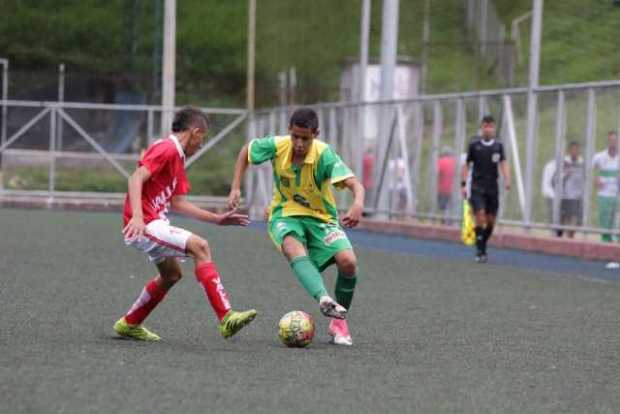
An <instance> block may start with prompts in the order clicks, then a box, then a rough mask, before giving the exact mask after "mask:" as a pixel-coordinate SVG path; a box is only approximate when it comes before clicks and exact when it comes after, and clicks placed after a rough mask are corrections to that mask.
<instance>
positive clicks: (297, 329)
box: [278, 311, 314, 348]
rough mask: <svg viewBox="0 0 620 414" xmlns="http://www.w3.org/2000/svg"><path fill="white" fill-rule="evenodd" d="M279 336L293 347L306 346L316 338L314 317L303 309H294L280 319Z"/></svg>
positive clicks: (287, 344) (283, 341)
mask: <svg viewBox="0 0 620 414" xmlns="http://www.w3.org/2000/svg"><path fill="white" fill-rule="evenodd" d="M278 336H279V337H280V340H281V341H282V343H283V344H284V345H286V346H288V347H291V348H305V347H307V346H308V345H310V343H311V342H312V338H314V319H313V318H312V316H310V315H308V314H307V313H306V312H303V311H292V312H289V313H287V314H286V315H284V316H283V317H282V319H280V322H279V323H278Z"/></svg>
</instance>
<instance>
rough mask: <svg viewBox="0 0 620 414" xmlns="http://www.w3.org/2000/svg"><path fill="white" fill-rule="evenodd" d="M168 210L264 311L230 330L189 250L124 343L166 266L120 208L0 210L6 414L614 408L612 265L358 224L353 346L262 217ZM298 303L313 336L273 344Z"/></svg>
mask: <svg viewBox="0 0 620 414" xmlns="http://www.w3.org/2000/svg"><path fill="white" fill-rule="evenodd" d="M173 223H174V224H176V225H181V226H183V227H186V228H188V229H191V230H193V231H194V232H196V233H198V234H201V235H203V236H205V237H206V238H208V240H209V242H210V245H211V248H212V252H213V254H214V257H215V260H216V262H217V264H218V266H219V269H220V271H221V273H222V278H223V282H224V285H225V286H226V288H227V289H228V291H229V293H230V295H231V299H232V302H233V306H235V307H236V308H244V309H245V308H249V307H255V308H256V309H257V310H258V311H259V316H258V318H257V319H256V320H255V322H254V323H253V324H252V325H250V326H249V327H247V328H246V329H244V330H243V331H242V332H241V333H240V334H239V335H238V336H236V337H234V338H233V339H232V340H228V341H226V340H224V339H222V338H221V337H220V336H219V334H218V332H217V329H216V322H215V318H214V316H213V313H212V311H211V309H210V307H209V306H208V304H207V302H206V299H205V297H204V294H203V291H202V288H201V287H200V285H198V284H197V283H196V281H195V279H194V276H193V271H192V268H191V266H190V264H189V263H188V264H186V265H184V270H185V278H184V280H182V281H181V282H180V284H179V285H177V286H176V287H175V288H174V289H173V290H172V291H171V292H170V294H169V295H168V297H167V298H166V300H165V301H164V302H163V303H162V304H161V305H160V306H159V307H158V308H157V309H156V310H155V312H154V313H153V314H152V315H151V316H150V318H149V319H148V320H147V323H146V325H147V326H149V327H150V328H151V329H153V330H154V331H155V332H157V333H158V334H160V335H161V336H162V338H163V340H162V341H161V342H159V343H138V342H133V341H128V340H123V339H118V338H116V337H115V335H114V333H113V331H112V329H111V327H112V324H113V323H114V321H115V320H116V319H118V317H120V316H121V315H122V314H123V313H124V312H125V311H126V310H127V308H128V307H129V305H130V304H131V302H133V300H134V299H135V297H136V296H137V294H138V293H139V291H140V290H141V289H142V287H143V285H144V283H145V282H146V280H147V279H148V278H149V277H151V276H153V274H154V267H153V266H152V265H151V264H149V263H148V262H147V260H146V257H144V256H142V255H141V254H140V253H138V252H137V251H134V250H132V249H129V248H126V247H124V245H123V243H122V240H121V234H120V214H112V213H81V212H57V211H40V210H7V209H0V231H1V232H2V236H1V238H0V412H3V413H4V412H6V413H26V412H33V413H39V412H40V413H48V412H53V413H56V412H62V413H82V412H96V413H108V412H116V413H142V412H156V413H160V412H183V413H185V412H187V413H194V412H196V413H205V412H209V413H210V412H230V413H243V412H251V413H254V412H264V413H281V412H282V413H284V412H296V413H305V412H307V413H317V412H329V413H339V412H346V413H357V412H372V413H384V412H419V413H425V412H456V413H461V412H474V413H477V412H483V413H484V412H514V413H526V412H532V413H540V412H558V413H560V412H561V413H564V412H580V413H581V412H603V413H612V412H619V411H620V283H618V281H620V277H619V276H620V274H619V273H618V271H615V272H613V271H608V270H604V269H603V265H602V264H600V263H593V262H585V261H578V260H571V259H558V258H552V257H548V256H536V255H531V254H525V253H515V252H509V251H498V250H491V263H489V264H487V265H476V264H474V263H472V260H471V259H472V258H471V256H472V254H471V251H470V250H469V249H465V248H464V247H462V246H458V245H455V244H449V243H436V242H421V241H411V240H407V239H403V238H389V237H385V236H376V235H370V234H368V233H363V232H352V233H351V234H350V235H351V238H352V240H353V242H354V244H355V245H356V250H357V254H358V257H359V262H360V267H361V272H360V282H359V283H358V289H357V291H356V296H355V300H354V302H353V306H352V309H351V313H350V316H349V323H350V327H351V330H352V334H353V339H354V341H355V345H354V346H353V347H352V348H337V347H334V346H332V345H329V344H328V343H327V339H328V337H327V335H326V328H327V322H326V320H325V319H324V318H323V317H321V316H320V314H319V312H318V309H317V306H316V305H315V304H314V303H313V302H312V301H311V300H310V299H309V298H308V297H307V296H306V294H305V292H304V291H303V290H302V289H301V287H300V286H298V284H297V281H296V280H295V278H294V277H293V275H292V273H291V272H290V271H289V268H288V265H287V264H286V263H285V261H284V260H283V258H282V257H280V255H279V253H277V251H276V250H275V249H274V248H273V246H272V245H271V242H270V241H269V240H268V237H267V235H266V233H265V231H264V230H263V229H262V226H260V225H259V226H254V227H253V228H249V229H240V228H230V227H214V226H210V225H205V224H202V223H198V222H196V221H191V220H185V219H179V218H174V219H173ZM390 250H391V251H390ZM502 263H509V265H506V264H502ZM326 282H327V284H328V286H329V288H330V289H331V288H333V283H334V273H333V270H331V271H328V272H327V275H326ZM293 309H302V310H305V311H307V312H309V313H311V314H312V315H314V316H315V319H316V321H317V325H318V326H317V328H318V331H317V336H316V337H315V340H314V342H313V344H312V346H311V347H310V348H309V349H288V348H285V347H284V346H283V345H281V344H280V343H279V341H278V338H277V332H276V325H277V322H278V319H279V318H280V317H281V316H282V315H283V314H284V313H286V312H287V311H290V310H293Z"/></svg>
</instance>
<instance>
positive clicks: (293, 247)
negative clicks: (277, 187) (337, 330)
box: [269, 217, 347, 319]
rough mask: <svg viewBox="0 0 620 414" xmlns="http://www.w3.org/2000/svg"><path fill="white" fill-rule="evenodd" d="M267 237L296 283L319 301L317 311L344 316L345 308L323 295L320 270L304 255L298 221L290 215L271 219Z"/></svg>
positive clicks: (304, 250) (303, 233)
mask: <svg viewBox="0 0 620 414" xmlns="http://www.w3.org/2000/svg"><path fill="white" fill-rule="evenodd" d="M269 237H270V238H271V240H272V241H273V243H274V244H275V245H276V247H277V248H278V250H280V251H281V252H282V254H284V257H286V259H287V260H288V262H289V263H290V265H291V269H292V270H293V273H294V274H295V277H297V280H299V283H300V284H301V285H302V286H303V288H304V289H305V290H306V292H308V294H309V295H310V296H312V297H313V298H314V299H315V300H317V301H318V302H319V309H320V310H321V313H322V314H323V315H325V316H328V317H334V318H339V319H344V317H345V314H346V312H347V311H346V309H345V308H344V307H342V306H341V305H339V304H338V303H337V302H336V301H335V300H334V299H332V298H331V297H330V296H329V295H328V294H327V289H326V288H325V284H324V283H323V277H322V276H321V272H319V269H318V268H317V267H316V264H315V263H314V262H313V261H312V259H311V258H310V257H309V256H308V252H307V250H306V247H305V245H304V244H305V231H304V227H303V224H302V222H301V220H299V219H296V218H292V217H278V218H274V219H272V220H271V221H270V222H269Z"/></svg>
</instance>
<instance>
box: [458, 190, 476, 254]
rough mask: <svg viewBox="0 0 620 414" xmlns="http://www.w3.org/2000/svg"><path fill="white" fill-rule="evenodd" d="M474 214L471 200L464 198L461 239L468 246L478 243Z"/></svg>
mask: <svg viewBox="0 0 620 414" xmlns="http://www.w3.org/2000/svg"><path fill="white" fill-rule="evenodd" d="M474 227H475V225H474V216H473V215H472V212H471V206H470V205H469V201H467V200H463V221H462V223H461V240H462V241H463V243H464V244H465V245H467V246H473V245H474V243H476V230H474Z"/></svg>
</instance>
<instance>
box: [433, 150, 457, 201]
mask: <svg viewBox="0 0 620 414" xmlns="http://www.w3.org/2000/svg"><path fill="white" fill-rule="evenodd" d="M455 171H456V159H455V158H454V157H452V156H446V157H441V158H439V159H438V160H437V173H438V176H437V184H438V185H437V192H438V193H439V194H445V195H448V194H451V193H452V182H453V180H454V173H455Z"/></svg>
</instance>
